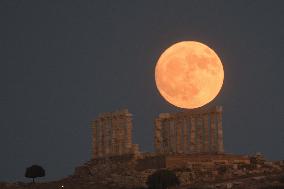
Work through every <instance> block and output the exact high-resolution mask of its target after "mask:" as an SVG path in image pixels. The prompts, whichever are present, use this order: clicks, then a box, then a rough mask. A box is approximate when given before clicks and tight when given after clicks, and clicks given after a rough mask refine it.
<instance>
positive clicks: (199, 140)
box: [196, 115, 203, 153]
mask: <svg viewBox="0 0 284 189" xmlns="http://www.w3.org/2000/svg"><path fill="white" fill-rule="evenodd" d="M196 128H197V138H196V139H197V141H196V146H197V149H196V151H197V152H198V153H200V152H202V151H203V149H202V147H203V120H202V117H201V115H198V116H197V127H196Z"/></svg>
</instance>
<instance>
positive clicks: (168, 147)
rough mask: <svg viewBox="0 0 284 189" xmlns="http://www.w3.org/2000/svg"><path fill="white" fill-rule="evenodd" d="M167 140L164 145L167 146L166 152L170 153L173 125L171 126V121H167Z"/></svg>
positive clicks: (165, 139)
mask: <svg viewBox="0 0 284 189" xmlns="http://www.w3.org/2000/svg"><path fill="white" fill-rule="evenodd" d="M164 124H165V138H164V144H165V147H164V149H165V152H166V153H169V152H170V151H171V140H170V138H171V124H170V120H169V119H167V120H166V121H165V123H164Z"/></svg>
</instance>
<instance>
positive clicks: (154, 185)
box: [146, 169, 180, 189]
mask: <svg viewBox="0 0 284 189" xmlns="http://www.w3.org/2000/svg"><path fill="white" fill-rule="evenodd" d="M146 184H147V186H148V188H149V189H166V188H168V187H170V186H178V185H179V184H180V182H179V179H178V178H177V176H176V174H175V173H174V172H173V171H170V170H164V169H161V170H157V171H156V172H154V173H153V174H152V175H150V176H149V177H148V179H147V182H146Z"/></svg>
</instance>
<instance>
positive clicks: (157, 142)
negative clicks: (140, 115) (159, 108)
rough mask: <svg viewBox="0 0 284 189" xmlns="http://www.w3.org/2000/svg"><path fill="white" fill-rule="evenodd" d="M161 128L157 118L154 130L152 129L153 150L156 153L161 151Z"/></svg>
mask: <svg viewBox="0 0 284 189" xmlns="http://www.w3.org/2000/svg"><path fill="white" fill-rule="evenodd" d="M161 129H162V124H161V120H160V119H159V118H158V119H156V120H155V130H154V136H155V142H154V145H155V151H156V152H157V153H161V152H162V133H161Z"/></svg>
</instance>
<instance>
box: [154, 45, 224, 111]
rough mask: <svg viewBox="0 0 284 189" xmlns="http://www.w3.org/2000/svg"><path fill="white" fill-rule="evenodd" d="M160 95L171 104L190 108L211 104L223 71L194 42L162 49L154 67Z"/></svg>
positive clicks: (207, 50)
mask: <svg viewBox="0 0 284 189" xmlns="http://www.w3.org/2000/svg"><path fill="white" fill-rule="evenodd" d="M155 80H156V85H157V88H158V90H159V92H160V94H161V95H162V96H163V97H164V98H165V99H166V100H167V101H168V102H169V103H171V104H173V105H175V106H177V107H180V108H187V109H193V108H198V107H201V106H204V105H205V104H207V103H209V102H210V101H212V100H213V99H214V98H215V97H216V96H217V95H218V93H219V91H220V90H221V87H222V85H223V80H224V69H223V65H222V62H221V60H220V58H219V57H218V55H217V54H216V53H215V52H214V51H213V50H212V49H211V48H209V47H208V46H206V45H204V44H202V43H199V42H196V41H183V42H179V43H176V44H174V45H172V46H170V47H169V48H168V49H166V50H165V51H164V52H163V54H162V55H161V56H160V58H159V60H158V62H157V64H156V68H155Z"/></svg>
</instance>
